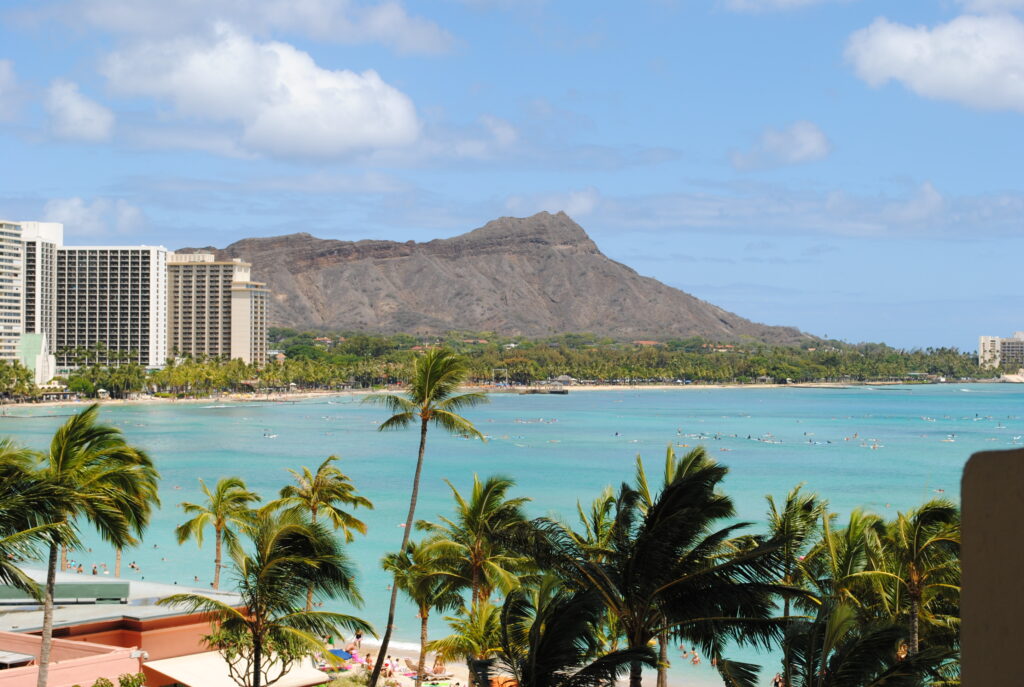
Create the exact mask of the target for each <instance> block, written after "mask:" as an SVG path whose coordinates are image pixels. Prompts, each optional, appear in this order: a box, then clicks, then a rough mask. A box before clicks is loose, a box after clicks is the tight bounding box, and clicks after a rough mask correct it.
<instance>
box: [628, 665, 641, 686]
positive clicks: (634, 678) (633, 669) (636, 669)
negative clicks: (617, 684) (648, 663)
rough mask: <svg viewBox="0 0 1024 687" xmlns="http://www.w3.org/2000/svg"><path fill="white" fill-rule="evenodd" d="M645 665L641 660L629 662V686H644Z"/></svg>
mask: <svg viewBox="0 0 1024 687" xmlns="http://www.w3.org/2000/svg"><path fill="white" fill-rule="evenodd" d="M643 670H644V666H643V664H642V663H640V662H639V661H633V662H632V663H630V664H629V687H643Z"/></svg>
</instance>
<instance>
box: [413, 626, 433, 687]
mask: <svg viewBox="0 0 1024 687" xmlns="http://www.w3.org/2000/svg"><path fill="white" fill-rule="evenodd" d="M429 613H430V611H428V610H427V609H426V608H421V609H420V661H419V663H418V664H417V665H416V687H420V684H421V683H422V682H423V671H424V670H426V667H427V616H428V614H429Z"/></svg>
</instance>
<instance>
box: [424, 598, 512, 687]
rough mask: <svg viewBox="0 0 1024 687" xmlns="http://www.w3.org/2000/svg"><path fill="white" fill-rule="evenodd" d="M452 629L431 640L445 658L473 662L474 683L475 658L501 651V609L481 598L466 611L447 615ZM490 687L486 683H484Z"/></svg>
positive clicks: (471, 679) (435, 648) (429, 648)
mask: <svg viewBox="0 0 1024 687" xmlns="http://www.w3.org/2000/svg"><path fill="white" fill-rule="evenodd" d="M445 620H447V621H448V626H449V627H450V628H451V629H452V633H451V634H450V635H448V636H447V637H442V638H441V639H435V640H434V641H432V642H430V643H429V644H427V650H428V651H436V652H437V654H438V655H439V656H440V657H441V658H442V659H443V660H445V661H459V660H462V661H466V663H467V664H468V665H469V666H470V671H469V673H470V680H469V682H470V684H475V683H476V680H475V678H474V676H473V672H474V671H473V670H472V662H473V661H485V660H487V659H491V658H494V657H495V656H497V655H498V654H499V653H500V652H501V609H500V608H498V607H497V606H495V605H494V604H492V603H491V602H489V601H481V602H480V603H479V604H477V605H476V606H473V607H471V608H469V609H468V611H467V612H466V613H463V614H460V615H458V616H454V617H448V618H445ZM482 687H486V686H482Z"/></svg>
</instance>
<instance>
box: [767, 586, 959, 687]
mask: <svg viewBox="0 0 1024 687" xmlns="http://www.w3.org/2000/svg"><path fill="white" fill-rule="evenodd" d="M857 616H858V613H857V610H856V607H855V605H854V604H853V603H852V602H850V601H849V600H845V599H838V600H837V599H826V600H825V601H824V602H823V603H822V604H821V606H819V607H818V610H817V613H816V615H815V617H814V618H813V619H811V620H798V621H796V622H795V623H793V624H792V625H791V626H790V627H789V628H788V631H787V633H786V639H785V641H784V642H783V645H784V647H785V649H786V654H787V655H788V656H790V657H791V658H792V661H793V665H792V670H791V671H790V675H791V678H790V680H791V681H790V682H787V683H786V685H787V687H920V685H921V684H922V679H923V678H924V677H926V676H929V675H932V674H936V673H937V672H938V671H939V670H941V665H942V663H943V662H944V661H946V660H947V659H949V658H950V657H951V656H952V654H953V653H954V652H952V651H950V650H945V649H940V648H936V647H932V648H930V649H928V650H926V651H923V652H920V653H917V654H911V655H902V654H901V651H900V647H901V646H902V647H903V648H904V649H905V647H906V644H905V640H906V637H907V634H906V630H905V629H904V628H902V627H900V626H899V625H896V624H893V623H876V624H869V625H864V624H863V623H862V622H861V621H859V620H858V617H857ZM904 653H905V652H904Z"/></svg>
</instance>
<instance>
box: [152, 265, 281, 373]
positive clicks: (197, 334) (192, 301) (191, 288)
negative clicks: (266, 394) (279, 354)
mask: <svg viewBox="0 0 1024 687" xmlns="http://www.w3.org/2000/svg"><path fill="white" fill-rule="evenodd" d="M167 267H168V269H167V274H168V299H167V300H168V313H167V329H168V347H169V349H170V352H171V354H172V355H175V356H197V357H198V356H209V357H215V358H226V359H233V358H240V359H241V360H242V361H244V362H246V363H255V364H257V365H262V364H264V363H265V362H266V361H267V307H268V301H269V291H268V290H267V288H266V285H265V284H263V283H260V282H254V281H252V271H251V270H252V266H251V265H250V264H249V263H247V262H243V261H241V260H238V259H234V260H230V261H221V260H217V259H216V258H215V256H214V255H212V254H210V253H172V254H171V255H170V258H169V260H168V265H167Z"/></svg>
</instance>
